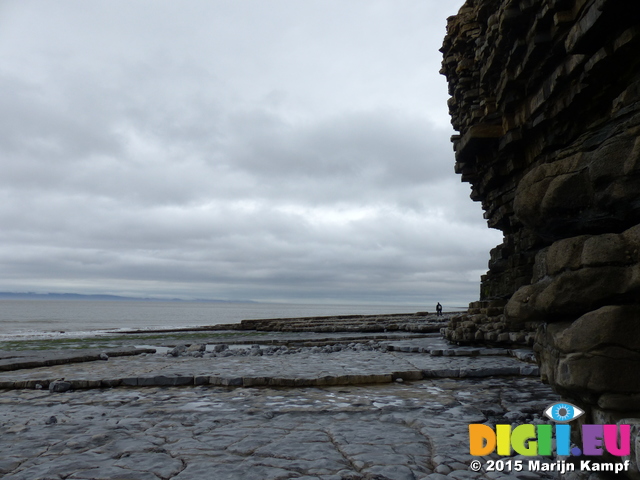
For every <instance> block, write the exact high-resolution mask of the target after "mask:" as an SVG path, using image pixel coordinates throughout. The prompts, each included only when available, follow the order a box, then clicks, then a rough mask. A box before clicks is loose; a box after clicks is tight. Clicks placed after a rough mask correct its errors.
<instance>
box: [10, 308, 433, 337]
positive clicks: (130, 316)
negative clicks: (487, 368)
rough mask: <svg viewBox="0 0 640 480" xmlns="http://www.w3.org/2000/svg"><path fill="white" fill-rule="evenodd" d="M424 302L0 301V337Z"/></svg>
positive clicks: (357, 311) (353, 311)
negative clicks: (374, 303) (338, 303)
mask: <svg viewBox="0 0 640 480" xmlns="http://www.w3.org/2000/svg"><path fill="white" fill-rule="evenodd" d="M434 308H435V307H434V306H432V307H431V309H429V308H428V307H427V306H426V305H403V306H398V305H328V304H288V303H258V302H238V303H235V302H206V301H171V300H140V299H136V301H128V300H122V301H120V300H88V299H68V298H66V299H54V300H51V299H41V298H40V299H15V298H14V299H7V298H3V299H0V340H2V339H4V340H9V339H13V340H17V339H31V338H42V337H84V336H98V335H103V334H108V333H114V332H119V331H120V332H122V331H131V330H168V329H172V328H185V327H202V326H207V325H219V324H226V323H239V322H240V321H242V320H249V319H262V318H299V317H318V316H333V315H372V314H386V313H416V312H420V311H433V310H434Z"/></svg>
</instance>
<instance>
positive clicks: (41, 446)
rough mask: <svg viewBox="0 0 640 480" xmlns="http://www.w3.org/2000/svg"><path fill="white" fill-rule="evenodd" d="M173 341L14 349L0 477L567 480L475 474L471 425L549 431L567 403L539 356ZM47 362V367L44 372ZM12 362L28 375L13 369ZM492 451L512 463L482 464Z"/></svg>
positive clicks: (369, 345) (438, 343)
mask: <svg viewBox="0 0 640 480" xmlns="http://www.w3.org/2000/svg"><path fill="white" fill-rule="evenodd" d="M243 342H246V343H243ZM157 343H159V344H160V343H163V344H164V345H163V346H161V345H157V346H156V347H155V348H152V347H153V346H149V345H147V346H144V348H135V346H128V347H126V348H123V347H121V348H119V349H116V350H113V349H103V350H102V351H97V350H96V351H92V352H91V353H90V354H88V353H87V352H84V353H82V352H69V351H49V352H47V351H41V352H2V354H0V365H5V371H2V372H0V387H2V390H0V430H1V431H2V435H0V452H2V454H1V455H0V476H2V478H3V479H9V480H37V479H42V480H44V479H57V480H61V479H87V480H89V479H95V480H103V479H104V480H107V479H109V480H116V479H122V480H125V479H135V480H138V479H140V480H147V479H150V480H160V479H162V480H169V479H171V480H174V479H175V480H185V479H188V480H191V479H199V478H207V479H214V480H225V479H229V480H235V479H238V480H240V479H247V480H267V479H269V480H279V479H293V478H297V479H305V480H311V479H317V480H319V479H321V480H417V479H434V480H443V479H459V480H461V479H474V478H479V479H493V478H507V479H510V478H513V479H515V478H520V479H523V480H524V479H531V480H533V479H537V478H553V475H555V474H549V473H540V472H528V471H523V472H513V473H508V472H486V471H484V470H482V471H479V472H475V471H472V470H471V469H470V466H469V465H470V463H471V461H472V460H474V459H475V458H476V457H471V456H470V455H469V445H468V442H469V439H468V425H469V424H470V423H484V422H489V423H493V424H495V423H510V424H514V423H546V422H545V420H544V419H543V417H542V411H543V410H544V408H545V407H546V406H548V405H549V404H550V403H552V402H554V401H557V400H558V398H559V397H558V396H557V395H555V394H554V393H553V392H552V391H551V390H550V389H549V388H548V387H546V386H545V385H543V384H541V383H540V380H539V378H538V377H537V374H538V372H537V367H536V366H535V365H534V364H532V363H531V352H529V351H526V350H516V351H509V350H506V349H480V348H470V347H457V346H452V345H449V344H447V343H445V342H444V341H443V340H441V339H440V338H439V336H438V335H434V334H420V335H418V334H416V335H414V336H411V335H373V334H368V335H367V334H365V333H362V334H359V335H355V336H354V335H351V334H347V333H334V334H327V333H321V334H312V333H304V334H302V333H296V334H289V333H273V334H271V335H270V336H268V337H261V338H260V339H257V338H255V337H251V336H248V337H247V338H242V337H234V338H233V340H230V341H228V342H226V343H225V342H221V341H219V340H217V343H215V344H209V343H203V344H191V345H188V346H187V345H182V346H181V345H177V346H176V345H173V344H174V343H175V342H171V341H164V342H157ZM153 350H155V352H156V353H151V352H152V351H153ZM116 352H120V353H119V354H118V353H116ZM65 358H66V360H68V362H66V361H65ZM34 359H39V362H40V363H39V364H37V365H36V364H30V363H28V362H30V361H33V360H34ZM50 360H55V361H50ZM12 362H13V363H14V364H15V365H22V366H21V367H19V368H16V369H13V370H10V367H8V366H7V365H9V364H11V363H12ZM25 365H27V366H25ZM29 365H30V366H29ZM490 458H498V457H487V458H485V459H482V460H483V462H486V461H487V460H489V459H490ZM514 458H518V457H514ZM530 459H531V457H527V458H526V460H527V461H528V460H530ZM542 460H543V461H551V460H552V459H550V458H546V459H542ZM525 470H526V469H525Z"/></svg>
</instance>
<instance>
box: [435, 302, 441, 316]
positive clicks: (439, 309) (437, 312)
mask: <svg viewBox="0 0 640 480" xmlns="http://www.w3.org/2000/svg"><path fill="white" fill-rule="evenodd" d="M436 316H438V317H440V316H442V305H440V302H438V305H436Z"/></svg>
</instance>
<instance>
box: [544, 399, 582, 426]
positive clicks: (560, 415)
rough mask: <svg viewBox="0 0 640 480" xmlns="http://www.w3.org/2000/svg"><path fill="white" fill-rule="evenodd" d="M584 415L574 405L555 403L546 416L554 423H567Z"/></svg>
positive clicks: (548, 409)
mask: <svg viewBox="0 0 640 480" xmlns="http://www.w3.org/2000/svg"><path fill="white" fill-rule="evenodd" d="M583 413H584V410H582V409H581V408H579V407H576V406H575V405H572V404H571V403H564V402H563V403H554V404H553V405H551V406H550V407H548V408H547V409H546V410H545V411H544V414H545V415H546V416H547V418H549V419H551V420H553V421H554V422H559V423H567V422H570V421H572V420H575V419H576V418H578V417H580V416H581V415H582V414H583Z"/></svg>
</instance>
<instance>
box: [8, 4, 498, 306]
mask: <svg viewBox="0 0 640 480" xmlns="http://www.w3.org/2000/svg"><path fill="white" fill-rule="evenodd" d="M83 5H84V4H83V3H82V2H75V1H62V2H56V5H55V8H54V7H53V5H51V4H50V3H47V2H42V1H24V2H6V3H4V4H3V7H2V8H3V10H2V11H0V19H2V18H4V21H3V20H0V32H1V33H0V57H2V58H3V59H5V61H4V62H3V64H2V67H0V106H1V107H2V109H1V113H0V151H1V152H2V160H1V161H2V167H3V176H2V178H0V200H1V203H0V222H1V223H2V225H3V229H2V231H1V232H0V265H1V266H2V268H1V271H2V274H1V275H0V289H2V290H13V291H19V290H25V289H27V290H36V291H78V292H86V293H99V292H108V293H117V294H140V295H150V296H169V297H174V296H182V297H184V298H203V297H204V298H225V299H254V300H265V301H276V300H278V301H323V302H378V303H385V302H386V303H412V304H415V303H421V302H422V301H423V300H425V299H428V301H429V302H432V303H433V300H435V299H443V300H444V299H449V301H450V303H451V302H456V303H459V304H464V303H465V302H468V301H472V300H474V299H475V298H477V291H478V281H479V275H480V274H481V273H482V272H483V271H484V270H485V269H486V261H487V260H488V250H489V249H490V248H491V247H493V246H494V245H495V244H496V243H499V240H500V238H499V235H497V234H496V232H492V231H489V230H487V229H486V225H485V222H484V221H483V220H482V214H481V211H480V207H479V206H478V205H477V204H473V203H472V202H471V201H470V200H469V199H468V193H469V188H468V186H466V185H464V184H461V183H460V181H459V178H458V177H457V176H456V175H455V174H454V173H453V152H452V149H451V145H450V143H449V136H450V135H451V133H452V132H451V129H450V127H449V126H448V117H447V115H446V97H447V95H446V85H445V82H444V78H441V77H439V76H438V74H437V70H438V68H439V61H440V57H439V53H438V52H437V49H438V48H439V46H440V43H441V39H442V36H443V35H444V25H445V20H446V16H447V15H449V14H452V13H454V12H455V9H456V8H457V6H456V8H454V7H452V6H450V5H443V2H435V1H427V2H416V1H409V0H407V1H403V2H389V1H375V2H370V1H367V2H364V1H354V2H349V3H344V2H337V1H329V2H315V1H309V2H293V1H290V0H274V1H272V2H257V1H251V0H246V1H243V2H224V1H215V2H200V1H195V0H191V1H186V2H181V3H180V4H179V5H178V4H175V3H174V2H164V1H154V2H145V1H141V2H135V3H132V2H120V1H109V2H106V1H105V2H100V1H99V2H92V5H91V8H88V7H87V6H86V5H84V6H83ZM94 7H95V8H94ZM3 28H4V30H3Z"/></svg>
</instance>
